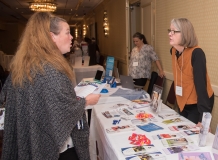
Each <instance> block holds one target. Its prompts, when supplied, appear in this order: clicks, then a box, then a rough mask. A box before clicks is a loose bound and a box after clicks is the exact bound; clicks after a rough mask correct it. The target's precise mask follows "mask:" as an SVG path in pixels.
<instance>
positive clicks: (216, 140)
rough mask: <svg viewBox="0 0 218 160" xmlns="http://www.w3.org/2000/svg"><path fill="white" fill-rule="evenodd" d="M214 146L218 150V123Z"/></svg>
mask: <svg viewBox="0 0 218 160" xmlns="http://www.w3.org/2000/svg"><path fill="white" fill-rule="evenodd" d="M213 148H214V149H216V150H218V125H217V128H216V132H215V136H214V141H213Z"/></svg>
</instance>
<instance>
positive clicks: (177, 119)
mask: <svg viewBox="0 0 218 160" xmlns="http://www.w3.org/2000/svg"><path fill="white" fill-rule="evenodd" d="M182 121H183V120H182V119H181V118H174V119H168V120H164V121H163V122H162V123H164V124H171V123H178V122H182Z"/></svg>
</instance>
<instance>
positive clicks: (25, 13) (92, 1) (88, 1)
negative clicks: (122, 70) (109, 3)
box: [0, 0, 103, 26]
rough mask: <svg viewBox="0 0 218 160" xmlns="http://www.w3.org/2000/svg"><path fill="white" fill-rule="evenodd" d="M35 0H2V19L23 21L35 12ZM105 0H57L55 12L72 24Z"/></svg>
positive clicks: (0, 6)
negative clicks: (32, 4)
mask: <svg viewBox="0 0 218 160" xmlns="http://www.w3.org/2000/svg"><path fill="white" fill-rule="evenodd" d="M32 1H33V0H0V21H3V22H8V23H16V22H21V23H22V22H23V23H25V22H26V21H27V20H28V18H29V17H30V16H31V15H32V14H33V13H34V12H33V11H31V10H30V9H29V2H32ZM102 1H103V0H55V1H54V2H55V3H56V4H57V10H56V11H55V12H54V14H55V15H58V16H60V17H62V18H64V19H66V20H67V21H68V23H69V24H70V25H71V26H75V25H76V24H77V23H79V22H80V21H82V20H83V17H84V16H85V15H86V14H87V13H89V12H91V11H92V10H93V9H94V8H95V7H96V6H98V5H99V4H100V3H101V2H102Z"/></svg>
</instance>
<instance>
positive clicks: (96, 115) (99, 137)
mask: <svg viewBox="0 0 218 160" xmlns="http://www.w3.org/2000/svg"><path fill="white" fill-rule="evenodd" d="M103 98H104V100H105V102H106V103H105V104H102V103H101V104H97V105H94V106H93V111H92V118H91V126H90V155H91V160H96V159H97V155H96V146H95V145H96V141H97V144H98V150H99V155H98V157H99V159H100V160H125V156H124V155H123V154H122V152H121V148H124V147H131V146H132V145H131V144H130V142H129V140H128V137H129V136H131V135H132V133H137V134H145V135H146V136H147V137H148V138H149V139H150V140H151V143H152V144H154V146H155V147H156V148H157V149H158V150H160V151H161V152H162V153H163V154H164V155H165V157H166V159H167V160H177V159H178V154H171V155H166V154H165V153H164V152H163V148H167V147H164V146H163V145H162V143H161V141H160V140H153V138H152V135H157V134H161V133H175V131H170V130H169V128H168V127H169V126H173V125H180V124H193V123H192V122H190V121H188V120H186V121H185V122H179V123H176V124H171V125H170V124H169V125H165V124H163V123H162V121H163V119H161V118H159V117H158V116H157V115H156V114H155V113H153V112H152V111H151V110H150V108H144V110H145V111H146V113H151V114H153V115H154V116H155V117H156V118H157V119H158V122H154V123H155V124H157V125H159V126H161V127H163V128H164V130H158V131H153V132H150V133H148V132H145V131H143V130H140V129H139V128H137V129H136V131H127V132H121V133H113V134H108V133H106V131H105V129H106V128H109V127H111V126H113V124H112V122H113V119H117V118H106V117H104V116H103V114H102V112H103V111H106V110H111V109H112V108H111V107H112V106H113V105H115V104H117V103H118V102H119V103H122V104H129V103H130V101H129V100H127V99H125V98H122V97H116V98H114V97H103ZM168 110H171V109H170V108H168V107H167V106H165V105H162V111H164V112H165V111H168ZM131 112H133V113H134V112H135V110H131ZM135 113H136V112H135ZM125 124H131V122H130V121H125V120H121V122H120V124H119V125H125ZM187 137H189V138H191V139H192V140H193V141H194V143H195V144H196V145H197V144H198V135H192V136H187ZM213 140H214V135H213V134H211V133H210V134H209V135H208V137H207V145H206V147H200V150H197V151H211V150H212V149H211V148H212V147H211V146H212V143H213Z"/></svg>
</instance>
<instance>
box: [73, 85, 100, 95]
mask: <svg viewBox="0 0 218 160" xmlns="http://www.w3.org/2000/svg"><path fill="white" fill-rule="evenodd" d="M96 89H97V86H95V85H92V84H90V85H86V86H82V87H80V86H76V87H75V88H74V90H75V92H76V96H78V97H81V98H85V97H86V96H88V95H89V94H91V93H93V92H94V91H95V90H96Z"/></svg>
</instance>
